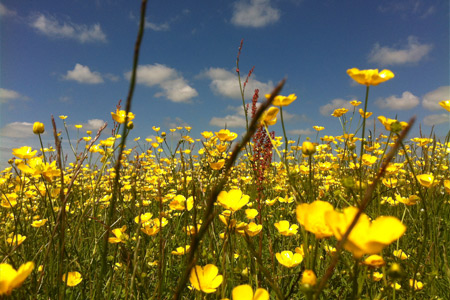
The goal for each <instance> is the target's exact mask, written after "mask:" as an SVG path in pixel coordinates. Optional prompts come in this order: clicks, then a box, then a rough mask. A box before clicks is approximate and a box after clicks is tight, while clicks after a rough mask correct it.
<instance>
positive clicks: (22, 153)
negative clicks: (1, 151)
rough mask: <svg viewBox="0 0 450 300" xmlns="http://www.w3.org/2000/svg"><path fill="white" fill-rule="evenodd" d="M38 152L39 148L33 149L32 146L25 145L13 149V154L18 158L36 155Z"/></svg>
mask: <svg viewBox="0 0 450 300" xmlns="http://www.w3.org/2000/svg"><path fill="white" fill-rule="evenodd" d="M36 153H37V150H34V151H33V150H32V148H31V147H28V146H23V147H20V148H15V149H12V154H13V155H14V156H16V157H18V158H21V159H29V158H32V157H33V156H35V155H36Z"/></svg>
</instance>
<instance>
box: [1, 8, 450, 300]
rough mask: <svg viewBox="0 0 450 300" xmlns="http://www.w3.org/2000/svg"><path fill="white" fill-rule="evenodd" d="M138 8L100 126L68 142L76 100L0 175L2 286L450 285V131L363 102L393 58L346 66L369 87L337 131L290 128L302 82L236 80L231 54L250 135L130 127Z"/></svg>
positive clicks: (426, 292)
mask: <svg viewBox="0 0 450 300" xmlns="http://www.w3.org/2000/svg"><path fill="white" fill-rule="evenodd" d="M145 8H146V1H145V0H144V1H142V8H141V19H140V20H141V23H140V27H139V32H138V37H137V39H136V45H135V52H134V60H133V72H132V73H131V79H130V89H129V94H128V98H127V99H126V101H124V102H123V103H119V104H117V105H116V103H112V104H111V120H110V121H109V122H108V123H109V124H108V125H107V124H105V125H104V126H103V127H101V128H100V129H99V130H98V132H91V131H87V132H85V131H84V130H83V129H82V128H79V129H78V132H79V133H80V136H79V138H78V139H77V140H76V142H75V143H74V142H73V141H74V140H73V139H71V137H70V136H69V130H68V124H67V123H66V122H67V121H66V120H67V119H70V118H71V116H70V112H67V115H61V116H56V117H53V116H51V120H52V125H53V126H52V127H51V128H49V127H48V126H47V127H45V126H44V125H43V123H41V122H39V121H37V122H35V123H34V126H33V133H34V134H35V138H36V139H37V140H39V141H40V145H41V148H40V149H33V148H32V147H29V146H28V145H23V147H20V148H15V149H12V153H11V157H13V158H12V159H10V160H9V161H8V163H9V166H8V167H7V168H5V169H4V170H2V171H1V173H0V195H1V203H0V204H1V207H0V224H1V226H2V231H1V233H0V299H233V300H251V299H259V300H262V299H279V300H282V299H286V300H287V299H450V289H449V286H450V265H449V260H450V259H449V257H450V253H449V251H450V250H449V249H450V218H449V216H450V170H449V165H450V163H449V158H450V141H449V138H450V132H449V134H447V136H446V137H445V138H444V139H442V140H440V139H437V138H436V137H435V136H434V135H432V134H431V133H429V134H427V133H422V134H421V135H420V136H411V134H410V129H411V127H413V126H418V124H416V122H415V119H414V117H412V118H411V119H409V120H396V119H389V118H386V117H384V116H381V115H380V116H376V115H372V113H371V112H370V111H371V110H370V108H371V101H370V99H371V98H370V96H371V94H370V92H371V91H372V90H373V89H377V86H378V85H383V84H384V82H386V81H394V82H395V74H394V73H393V72H392V71H390V70H387V69H385V70H381V71H380V70H377V69H371V70H360V69H358V68H353V67H352V66H349V68H348V70H347V74H343V75H344V76H350V78H351V79H353V80H354V81H355V82H356V83H358V84H359V86H360V92H361V99H364V100H363V101H357V100H354V101H352V102H351V105H352V107H353V109H352V110H349V109H347V108H340V109H336V110H335V111H334V112H333V116H334V117H335V123H336V126H340V128H342V134H340V135H335V136H330V135H327V134H326V128H323V127H321V126H320V124H318V125H317V126H314V129H315V131H316V132H317V134H316V137H315V138H311V139H305V138H303V137H301V136H300V137H297V138H296V139H293V138H292V137H291V138H288V136H287V128H286V125H287V124H285V123H284V121H285V118H284V115H283V113H284V114H285V115H286V113H287V112H289V106H290V104H291V103H293V102H295V101H301V97H302V95H296V94H291V95H285V94H284V93H283V85H284V83H285V81H284V80H281V81H280V83H279V84H278V86H277V87H276V88H275V89H274V90H273V92H272V93H271V94H267V95H260V94H259V90H253V91H249V90H246V83H247V81H248V79H249V77H246V78H244V77H242V78H241V74H240V72H239V53H238V59H237V66H236V68H237V76H236V82H237V83H238V84H239V86H240V87H241V94H242V110H243V111H244V113H245V118H246V131H245V133H244V134H242V135H241V134H238V133H236V132H234V131H232V130H230V129H227V128H223V129H221V130H218V131H214V130H209V129H208V128H203V129H202V130H203V132H202V133H201V136H191V133H190V131H191V129H192V128H190V127H188V126H183V127H175V128H160V127H157V125H156V124H155V126H153V128H149V129H148V130H149V132H150V133H152V134H153V135H154V136H155V138H154V139H151V138H147V139H140V138H135V139H130V138H128V136H129V134H130V132H132V131H133V127H134V124H133V120H134V118H135V114H144V113H145V112H133V111H132V109H131V108H132V98H133V92H134V87H135V82H136V67H137V63H138V59H139V50H140V43H141V41H142V39H143V33H144V26H143V20H144V17H145ZM241 48H242V43H241V46H240V48H239V51H240V50H241ZM248 76H251V73H250V74H249V75H248ZM440 105H441V106H442V109H443V111H445V112H447V111H448V112H449V114H450V100H446V99H442V102H440ZM49 117H50V116H49ZM374 119H375V120H377V123H376V128H370V129H369V128H368V126H366V125H367V123H368V120H372V122H371V124H372V123H373V120H374ZM31 121H33V122H34V121H36V120H31ZM40 121H42V120H40ZM274 124H281V125H282V132H274V131H271V126H273V125H274ZM106 126H107V127H106ZM105 128H108V130H105ZM44 133H47V134H50V135H51V136H52V137H54V145H52V147H44V144H43V143H42V140H41V135H42V134H44Z"/></svg>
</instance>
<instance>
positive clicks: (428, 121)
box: [423, 113, 450, 126]
mask: <svg viewBox="0 0 450 300" xmlns="http://www.w3.org/2000/svg"><path fill="white" fill-rule="evenodd" d="M423 123H424V124H425V125H428V126H434V125H439V124H444V123H450V119H449V118H448V114H446V113H444V114H437V115H429V116H426V117H425V118H424V119H423Z"/></svg>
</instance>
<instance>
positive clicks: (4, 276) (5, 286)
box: [0, 261, 34, 296]
mask: <svg viewBox="0 0 450 300" xmlns="http://www.w3.org/2000/svg"><path fill="white" fill-rule="evenodd" d="M33 269H34V262H32V261H29V262H27V263H25V264H23V265H21V266H20V267H19V269H18V270H17V271H16V270H14V268H13V267H12V266H11V265H10V264H0V275H1V276H0V296H2V295H7V296H9V295H11V293H12V291H13V289H15V288H17V287H19V286H21V285H22V283H23V282H24V281H25V279H27V277H28V275H30V273H31V271H33Z"/></svg>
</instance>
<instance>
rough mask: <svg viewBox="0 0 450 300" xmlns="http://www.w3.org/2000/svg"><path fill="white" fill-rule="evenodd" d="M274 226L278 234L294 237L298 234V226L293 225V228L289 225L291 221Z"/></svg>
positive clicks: (284, 221) (283, 221)
mask: <svg viewBox="0 0 450 300" xmlns="http://www.w3.org/2000/svg"><path fill="white" fill-rule="evenodd" d="M274 225H275V227H276V228H277V229H278V232H279V233H280V234H281V235H284V236H293V235H296V234H297V232H298V225H296V224H292V226H291V225H290V224H289V221H286V220H282V221H280V222H278V223H275V224H274Z"/></svg>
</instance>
